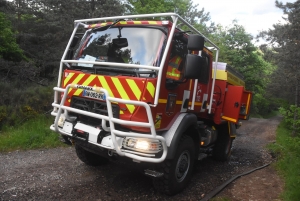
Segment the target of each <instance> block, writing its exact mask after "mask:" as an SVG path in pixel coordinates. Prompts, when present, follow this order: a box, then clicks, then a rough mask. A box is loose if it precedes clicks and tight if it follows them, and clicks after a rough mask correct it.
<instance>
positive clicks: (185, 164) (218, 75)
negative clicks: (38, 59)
mask: <svg viewBox="0 0 300 201" xmlns="http://www.w3.org/2000/svg"><path fill="white" fill-rule="evenodd" d="M180 27H184V30H183V29H181V28H180ZM218 55H219V48H218V46H216V45H215V44H214V43H213V42H212V41H211V40H209V39H208V38H207V37H205V36H204V35H203V34H202V33H200V32H199V31H198V30H196V29H195V28H194V27H193V26H192V25H191V24H189V23H188V22H186V21H185V20H184V19H183V18H182V17H180V16H179V15H177V14H175V13H158V14H143V15H129V16H116V17H103V18H94V19H83V20H75V26H74V30H73V32H72V35H71V37H70V40H69V42H68V44H67V47H66V49H65V51H64V54H63V56H62V59H61V62H60V68H59V75H58V83H57V86H56V87H54V102H53V104H52V106H53V111H52V113H51V114H52V115H53V116H55V120H54V123H53V125H51V126H50V129H51V130H53V131H55V132H57V133H59V134H60V135H61V136H62V137H63V139H65V141H66V142H71V143H72V144H73V145H74V147H75V151H76V154H77V156H78V158H79V159H80V160H81V161H83V162H84V163H85V164H87V165H91V166H97V165H103V164H106V163H108V162H109V161H110V160H111V159H119V160H124V161H126V162H128V163H133V164H136V165H142V167H144V169H143V171H144V173H145V174H146V175H149V176H151V177H153V185H154V187H155V189H157V190H158V191H160V192H162V193H165V194H168V195H173V194H176V193H178V192H180V191H182V190H183V189H184V188H185V187H186V186H187V185H188V183H189V181H190V179H191V177H192V174H193V173H192V172H193V171H192V170H193V166H194V163H195V161H196V160H200V159H201V158H203V156H206V157H213V158H214V159H216V160H219V161H226V160H228V159H229V157H230V155H231V149H232V143H233V140H234V139H235V135H236V129H237V128H238V127H239V126H241V121H240V120H241V119H244V120H247V119H248V118H249V111H250V105H251V99H252V93H251V92H250V91H246V90H245V83H244V81H243V77H242V75H241V74H239V73H238V72H236V71H234V70H233V68H231V67H230V66H229V65H227V64H226V63H221V62H218Z"/></svg>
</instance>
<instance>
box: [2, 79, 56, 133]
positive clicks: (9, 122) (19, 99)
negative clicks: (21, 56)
mask: <svg viewBox="0 0 300 201" xmlns="http://www.w3.org/2000/svg"><path fill="white" fill-rule="evenodd" d="M18 85H19V82H18V81H16V82H13V83H3V82H0V88H1V91H3V93H1V98H0V105H1V106H0V128H2V127H3V125H6V126H14V125H17V124H20V123H23V122H24V121H25V120H27V119H30V118H33V117H36V116H37V115H38V114H41V113H46V112H47V111H50V110H51V103H52V102H53V90H52V87H44V86H28V87H23V88H22V87H20V86H19V87H18Z"/></svg>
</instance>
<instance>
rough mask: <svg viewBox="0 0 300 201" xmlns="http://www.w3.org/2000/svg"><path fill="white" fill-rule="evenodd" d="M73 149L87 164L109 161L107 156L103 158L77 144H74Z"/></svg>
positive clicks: (102, 163)
mask: <svg viewBox="0 0 300 201" xmlns="http://www.w3.org/2000/svg"><path fill="white" fill-rule="evenodd" d="M75 150H76V154H77V157H78V158H79V159H80V160H81V161H82V162H84V163H85V164H87V165H89V166H99V165H104V164H107V163H108V162H109V159H108V158H104V157H102V156H99V155H97V154H94V153H92V152H89V151H87V150H85V149H84V148H82V147H81V146H79V145H77V144H75Z"/></svg>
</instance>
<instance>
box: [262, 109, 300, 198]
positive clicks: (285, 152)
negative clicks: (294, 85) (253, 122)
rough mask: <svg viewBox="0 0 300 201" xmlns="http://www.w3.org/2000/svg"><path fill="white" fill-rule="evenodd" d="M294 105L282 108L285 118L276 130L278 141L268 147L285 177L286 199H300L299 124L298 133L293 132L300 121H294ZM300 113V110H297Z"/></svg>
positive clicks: (283, 194)
mask: <svg viewBox="0 0 300 201" xmlns="http://www.w3.org/2000/svg"><path fill="white" fill-rule="evenodd" d="M293 109H295V107H294V106H291V107H290V108H289V109H288V110H287V109H283V108H281V109H280V111H281V113H282V114H283V116H284V120H283V121H282V122H281V124H280V125H279V126H278V128H277V131H276V143H274V144H270V145H269V146H268V148H269V149H270V151H271V153H273V154H274V156H275V157H276V158H277V161H276V163H275V166H276V168H277V170H278V171H279V173H280V174H281V175H282V177H283V178H284V182H285V187H284V192H283V193H282V199H283V200H285V201H294V200H300V191H299V186H300V168H299V167H300V156H299V153H300V134H299V126H298V130H297V134H293V131H294V128H293V127H295V125H296V126H297V125H299V124H300V122H298V121H294V120H293V117H292V115H291V114H294V113H293ZM296 114H297V115H300V110H299V109H298V110H297V113H296Z"/></svg>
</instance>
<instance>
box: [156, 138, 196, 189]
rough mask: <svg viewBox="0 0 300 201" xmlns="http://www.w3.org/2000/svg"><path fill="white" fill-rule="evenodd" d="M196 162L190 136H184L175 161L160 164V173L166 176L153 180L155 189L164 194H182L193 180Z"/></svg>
mask: <svg viewBox="0 0 300 201" xmlns="http://www.w3.org/2000/svg"><path fill="white" fill-rule="evenodd" d="M194 162H195V146H194V142H193V140H192V138H191V137H190V136H187V135H184V136H183V137H182V138H181V140H180V143H179V146H178V148H177V151H176V154H175V157H174V159H172V160H166V161H164V162H163V163H161V164H159V168H158V171H160V172H163V173H164V175H163V176H162V177H159V178H154V179H153V185H154V188H155V189H156V190H157V191H159V192H161V193H164V194H167V195H174V194H176V193H179V192H181V191H182V190H183V189H184V188H185V187H186V186H187V185H188V183H189V181H190V180H191V176H192V173H193V166H194Z"/></svg>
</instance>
